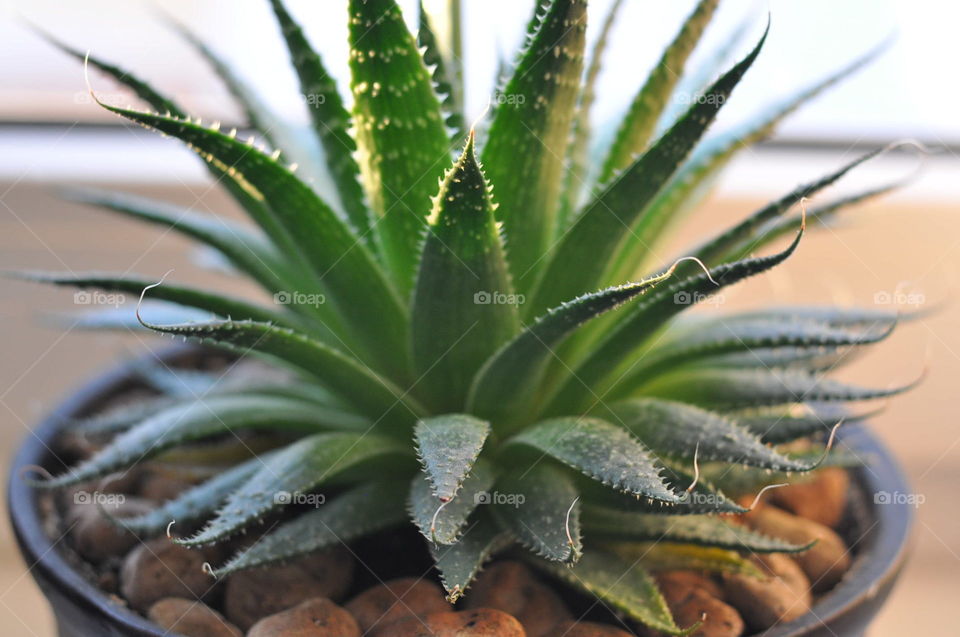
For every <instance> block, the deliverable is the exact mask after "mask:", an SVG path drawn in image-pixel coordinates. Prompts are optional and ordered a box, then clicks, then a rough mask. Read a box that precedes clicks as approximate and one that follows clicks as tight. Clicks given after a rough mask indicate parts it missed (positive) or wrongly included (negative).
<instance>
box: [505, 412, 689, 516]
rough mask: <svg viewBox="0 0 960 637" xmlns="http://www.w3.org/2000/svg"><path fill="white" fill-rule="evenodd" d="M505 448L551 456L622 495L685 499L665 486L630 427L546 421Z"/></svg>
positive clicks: (590, 420)
mask: <svg viewBox="0 0 960 637" xmlns="http://www.w3.org/2000/svg"><path fill="white" fill-rule="evenodd" d="M505 444H506V445H507V446H508V447H511V446H512V447H520V448H523V447H527V448H532V449H534V450H536V451H537V452H539V453H543V454H547V455H549V456H551V457H553V458H556V459H557V460H559V461H560V462H562V463H564V464H566V465H568V466H570V467H572V468H574V469H576V470H577V471H580V472H582V473H583V474H584V475H587V476H589V477H591V478H593V479H594V480H597V481H599V482H601V483H603V484H605V485H608V486H610V487H611V488H613V489H615V490H617V491H622V492H625V493H630V494H632V495H635V496H641V497H645V498H651V499H654V500H660V501H663V502H677V501H678V500H679V499H680V498H679V496H678V495H677V494H676V493H674V492H673V491H671V490H670V489H669V488H668V487H667V486H666V485H665V484H664V483H663V480H662V479H661V478H660V475H659V474H660V469H659V468H658V467H657V466H656V464H654V461H653V459H651V458H650V454H649V452H648V451H647V449H646V447H644V446H643V444H641V443H640V442H639V441H638V440H637V439H636V438H634V437H633V436H631V435H630V433H629V432H627V431H626V430H625V429H622V428H620V427H617V426H616V425H612V424H610V423H609V422H605V421H603V420H600V419H598V418H556V419H553V420H546V421H544V422H541V423H538V424H536V425H533V426H531V427H528V428H527V429H525V430H524V431H523V432H521V433H519V434H517V435H516V436H514V437H513V438H511V439H510V440H508V441H506V443H505Z"/></svg>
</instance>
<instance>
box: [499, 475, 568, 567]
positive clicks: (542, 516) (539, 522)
mask: <svg viewBox="0 0 960 637" xmlns="http://www.w3.org/2000/svg"><path fill="white" fill-rule="evenodd" d="M497 494H498V495H499V496H507V498H508V500H507V501H506V502H496V503H494V506H493V514H494V517H495V518H496V520H497V521H498V522H499V523H500V525H501V526H502V527H503V528H506V529H509V531H510V533H511V534H512V535H514V536H515V537H516V538H517V539H518V540H519V541H520V543H521V544H523V545H524V546H525V547H527V548H528V549H530V550H531V551H533V552H534V553H536V554H537V555H539V556H540V557H542V558H544V559H548V560H552V561H554V562H568V563H574V562H576V561H577V560H579V559H580V556H581V555H582V554H583V543H582V541H581V538H580V505H579V503H578V499H579V497H578V494H577V487H576V485H575V484H574V481H573V480H572V479H571V477H570V475H569V473H568V472H567V471H565V470H564V469H561V468H559V467H556V466H553V465H552V464H550V463H547V462H541V463H538V464H536V465H534V466H532V467H530V468H529V469H514V470H513V471H509V472H507V473H506V474H504V475H503V476H501V477H500V478H499V479H498V480H497Z"/></svg>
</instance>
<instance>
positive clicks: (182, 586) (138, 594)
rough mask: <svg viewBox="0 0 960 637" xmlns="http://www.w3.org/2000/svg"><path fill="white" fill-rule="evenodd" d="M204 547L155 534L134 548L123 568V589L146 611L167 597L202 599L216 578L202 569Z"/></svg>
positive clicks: (128, 596) (130, 602)
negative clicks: (175, 542)
mask: <svg viewBox="0 0 960 637" xmlns="http://www.w3.org/2000/svg"><path fill="white" fill-rule="evenodd" d="M206 561H208V557H206V556H205V554H204V552H203V551H200V550H197V549H188V548H185V547H182V546H179V545H177V544H174V543H172V542H171V541H170V540H168V539H167V538H165V537H163V538H156V539H154V540H150V541H148V542H145V543H143V544H140V545H139V546H137V547H136V548H135V549H133V550H132V551H131V552H130V553H129V554H127V557H126V558H125V559H124V561H123V567H122V568H121V569H120V592H121V593H122V594H123V596H124V597H125V598H126V599H127V602H128V603H129V604H130V605H131V606H132V607H133V608H136V609H137V610H142V611H145V610H147V609H148V608H150V606H151V605H152V604H153V603H154V602H157V601H159V600H161V599H163V598H164V597H184V598H186V599H199V598H201V597H203V596H204V595H205V594H206V593H208V592H209V591H210V590H211V589H212V588H213V586H214V584H215V580H214V579H213V578H211V577H210V576H209V575H208V574H207V573H204V572H203V563H204V562H206Z"/></svg>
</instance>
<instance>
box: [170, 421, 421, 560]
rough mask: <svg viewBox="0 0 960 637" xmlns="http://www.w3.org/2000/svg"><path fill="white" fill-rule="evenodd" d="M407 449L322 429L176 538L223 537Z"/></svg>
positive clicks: (200, 541) (202, 540)
mask: <svg viewBox="0 0 960 637" xmlns="http://www.w3.org/2000/svg"><path fill="white" fill-rule="evenodd" d="M406 451H407V450H406V448H405V447H404V445H403V444H401V443H399V442H397V441H396V440H392V439H390V438H386V437H383V436H377V435H372V434H362V433H361V434H356V433H322V434H315V435H312V436H308V437H306V438H302V439H300V440H298V441H297V442H295V443H293V444H291V445H289V446H288V447H286V448H284V449H282V450H280V451H278V452H277V453H276V454H274V455H272V456H271V457H270V458H269V459H268V460H266V461H265V462H264V463H263V464H262V465H261V467H260V469H258V470H257V472H256V473H255V474H254V475H253V477H251V478H250V479H249V480H248V481H247V482H245V483H244V484H243V486H241V487H240V488H239V489H237V490H236V491H233V492H232V493H231V494H230V496H229V497H228V498H227V502H226V504H224V505H223V507H222V508H221V509H220V510H219V511H217V515H216V517H214V518H213V519H212V520H210V521H209V522H208V523H207V524H206V526H204V528H203V529H202V530H200V531H199V532H198V533H196V534H195V535H193V536H191V537H189V538H183V539H177V540H174V541H175V542H176V543H177V544H182V545H184V546H202V545H204V544H210V543H211V542H216V541H218V540H222V539H224V538H227V537H229V536H231V535H234V534H236V533H237V532H239V531H241V530H243V529H244V528H246V527H247V526H249V525H250V524H252V523H253V522H255V521H257V520H259V519H261V518H262V517H263V516H265V515H266V514H267V513H270V512H271V511H274V510H276V509H278V508H280V507H281V506H285V505H288V504H290V503H291V500H292V499H293V497H294V496H295V495H298V494H304V493H308V492H310V491H312V490H314V489H315V488H316V487H318V486H320V485H321V484H324V483H326V482H329V481H330V480H331V479H333V478H335V477H336V476H337V475H338V474H340V473H342V472H344V471H345V470H347V469H350V468H353V467H355V466H357V465H359V464H361V463H365V462H367V461H370V460H372V459H373V458H382V457H383V456H387V455H392V454H404V453H406Z"/></svg>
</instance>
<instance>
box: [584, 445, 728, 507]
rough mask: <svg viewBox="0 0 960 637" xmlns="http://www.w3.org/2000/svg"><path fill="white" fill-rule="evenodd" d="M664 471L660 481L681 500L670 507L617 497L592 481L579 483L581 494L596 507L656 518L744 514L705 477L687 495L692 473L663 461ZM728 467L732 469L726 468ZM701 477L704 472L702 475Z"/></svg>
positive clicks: (623, 496)
mask: <svg viewBox="0 0 960 637" xmlns="http://www.w3.org/2000/svg"><path fill="white" fill-rule="evenodd" d="M661 462H663V463H664V464H663V469H662V471H661V473H660V478H661V479H662V480H663V482H664V484H666V485H667V487H669V488H670V490H671V491H674V492H675V493H677V494H680V498H679V499H678V501H677V502H673V503H668V502H661V501H659V500H644V499H642V498H640V499H638V498H636V497H634V496H631V495H626V494H622V493H617V492H615V491H612V490H610V489H608V488H607V487H605V486H603V485H601V484H599V483H597V482H592V481H589V480H586V479H584V480H581V481H580V482H579V483H578V486H579V488H580V493H582V494H583V499H584V501H585V502H589V503H590V504H593V505H598V506H604V507H608V508H613V509H620V510H623V511H627V512H631V513H652V514H656V515H700V514H708V513H709V514H715V513H745V512H746V509H744V508H743V507H741V506H739V505H738V504H737V503H736V502H734V501H733V500H731V499H730V498H728V497H727V495H726V494H725V493H723V492H722V491H720V490H719V489H717V488H716V487H715V486H714V485H713V484H711V482H710V481H709V480H708V479H706V478H705V477H704V476H703V475H701V476H700V479H699V480H697V482H696V484H695V486H694V488H693V489H692V490H691V491H689V495H688V494H687V491H688V489H689V487H690V485H691V484H694V476H693V474H692V473H690V472H688V471H686V470H684V469H681V468H679V467H678V466H677V464H676V463H673V462H670V461H668V460H664V459H661ZM724 466H729V465H724ZM701 473H702V472H701Z"/></svg>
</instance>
